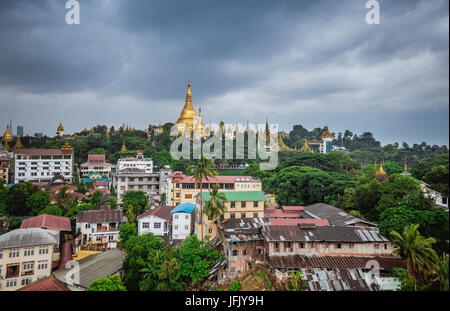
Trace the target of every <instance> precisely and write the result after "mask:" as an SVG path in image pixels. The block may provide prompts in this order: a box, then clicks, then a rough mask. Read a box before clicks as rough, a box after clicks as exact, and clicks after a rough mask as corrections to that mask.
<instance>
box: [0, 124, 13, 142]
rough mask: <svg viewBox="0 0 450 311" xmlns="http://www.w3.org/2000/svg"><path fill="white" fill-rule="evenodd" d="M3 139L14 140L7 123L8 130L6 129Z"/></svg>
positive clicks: (6, 140)
mask: <svg viewBox="0 0 450 311" xmlns="http://www.w3.org/2000/svg"><path fill="white" fill-rule="evenodd" d="M2 140H3V141H5V142H10V141H12V140H13V137H12V134H11V131H10V130H9V125H8V124H6V131H5V134H3V138H2Z"/></svg>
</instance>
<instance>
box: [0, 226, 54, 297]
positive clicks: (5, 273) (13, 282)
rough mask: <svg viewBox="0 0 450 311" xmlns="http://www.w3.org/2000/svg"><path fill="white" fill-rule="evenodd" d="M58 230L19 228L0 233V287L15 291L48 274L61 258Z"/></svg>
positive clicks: (1, 289) (0, 288)
mask: <svg viewBox="0 0 450 311" xmlns="http://www.w3.org/2000/svg"><path fill="white" fill-rule="evenodd" d="M58 247H59V233H58V232H56V231H52V230H46V229H41V228H28V229H16V230H13V231H10V232H8V233H5V234H3V235H1V236H0V291H14V290H17V289H19V288H21V287H24V286H26V285H28V284H31V283H33V282H36V281H38V280H41V279H43V278H46V277H48V276H49V275H50V274H51V269H52V263H53V262H58V261H59V248H58Z"/></svg>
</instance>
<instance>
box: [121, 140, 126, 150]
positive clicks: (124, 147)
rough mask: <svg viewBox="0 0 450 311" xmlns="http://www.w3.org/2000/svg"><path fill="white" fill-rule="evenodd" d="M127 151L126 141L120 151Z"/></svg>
mask: <svg viewBox="0 0 450 311" xmlns="http://www.w3.org/2000/svg"><path fill="white" fill-rule="evenodd" d="M125 151H127V147H126V146H125V140H124V141H123V143H122V148H121V149H120V152H125Z"/></svg>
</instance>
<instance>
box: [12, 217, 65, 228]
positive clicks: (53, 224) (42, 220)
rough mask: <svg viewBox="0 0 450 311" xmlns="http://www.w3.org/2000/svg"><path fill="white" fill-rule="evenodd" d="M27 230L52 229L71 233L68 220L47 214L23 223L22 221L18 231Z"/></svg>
mask: <svg viewBox="0 0 450 311" xmlns="http://www.w3.org/2000/svg"><path fill="white" fill-rule="evenodd" d="M27 228H52V229H59V230H63V231H72V227H71V226H70V218H68V217H63V216H54V215H49V214H42V215H39V216H36V217H31V218H28V219H25V220H24V221H22V224H21V225H20V229H27Z"/></svg>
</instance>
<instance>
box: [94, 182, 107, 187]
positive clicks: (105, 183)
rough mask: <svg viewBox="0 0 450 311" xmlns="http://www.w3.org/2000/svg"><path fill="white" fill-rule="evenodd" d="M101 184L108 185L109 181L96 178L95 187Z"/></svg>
mask: <svg viewBox="0 0 450 311" xmlns="http://www.w3.org/2000/svg"><path fill="white" fill-rule="evenodd" d="M101 186H104V187H108V183H107V182H106V181H104V180H95V181H94V188H95V187H101Z"/></svg>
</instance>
